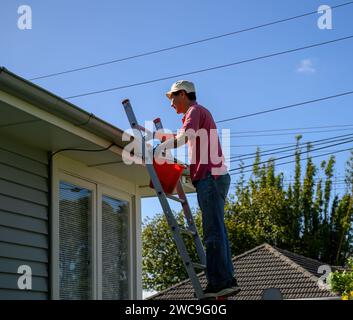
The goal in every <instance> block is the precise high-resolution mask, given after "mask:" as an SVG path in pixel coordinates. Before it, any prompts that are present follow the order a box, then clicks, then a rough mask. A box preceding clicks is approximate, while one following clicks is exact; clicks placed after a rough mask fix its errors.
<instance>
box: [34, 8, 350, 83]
mask: <svg viewBox="0 0 353 320" xmlns="http://www.w3.org/2000/svg"><path fill="white" fill-rule="evenodd" d="M350 4H353V1H350V2H346V3H342V4H339V5H337V6H333V7H331V9H336V8H339V7H343V6H347V5H350ZM313 14H317V11H311V12H307V13H304V14H301V15H297V16H293V17H290V18H285V19H280V20H276V21H272V22H269V23H265V24H261V25H257V26H254V27H250V28H246V29H241V30H237V31H232V32H228V33H224V34H220V35H216V36H213V37H208V38H204V39H200V40H196V41H192V42H187V43H183V44H179V45H176V46H172V47H167V48H163V49H158V50H153V51H148V52H144V53H140V54H136V55H132V56H129V57H125V58H120V59H115V60H111V61H106V62H102V63H97V64H92V65H88V66H85V67H80V68H74V69H70V70H66V71H61V72H56V73H50V74H47V75H43V76H38V77H35V78H32V79H29V80H30V81H33V80H39V79H44V78H50V77H54V76H58V75H63V74H67V73H73V72H78V71H82V70H87V69H92V68H97V67H101V66H105V65H109V64H113V63H118V62H122V61H127V60H132V59H136V58H141V57H145V56H150V55H154V54H157V53H161V52H166V51H170V50H175V49H179V48H182V47H187V46H191V45H195V44H198V43H202V42H206V41H211V40H215V39H220V38H224V37H229V36H233V35H236V34H240V33H244V32H248V31H252V30H256V29H260V28H264V27H269V26H272V25H275V24H279V23H283V22H287V21H290V20H294V19H299V18H303V17H306V16H310V15H313Z"/></svg>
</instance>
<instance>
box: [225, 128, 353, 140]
mask: <svg viewBox="0 0 353 320" xmlns="http://www.w3.org/2000/svg"><path fill="white" fill-rule="evenodd" d="M352 130H353V128H350V129H333V130H324V131H322V130H319V131H306V132H304V131H302V132H291V133H272V134H252V135H244V136H242V135H239V136H238V135H234V134H230V137H231V138H252V137H254V138H256V137H273V136H291V135H304V134H311V133H326V132H341V131H352Z"/></svg>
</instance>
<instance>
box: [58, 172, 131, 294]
mask: <svg viewBox="0 0 353 320" xmlns="http://www.w3.org/2000/svg"><path fill="white" fill-rule="evenodd" d="M61 178H62V180H60V181H59V219H58V226H59V228H58V230H59V235H58V242H59V245H58V256H59V259H58V265H59V268H58V273H59V274H58V291H59V294H58V298H60V299H64V300H87V299H104V300H123V299H129V298H131V296H132V294H131V285H132V283H133V282H132V279H131V270H130V268H131V255H132V253H131V227H130V224H131V219H130V210H131V208H130V200H131V199H130V197H129V196H128V195H125V194H124V193H122V194H120V193H118V192H117V191H115V190H113V189H111V188H108V187H107V186H104V187H103V186H101V185H100V184H95V183H91V182H87V181H84V180H81V179H79V178H75V177H70V176H69V175H66V174H65V175H64V174H63V175H62V176H61Z"/></svg>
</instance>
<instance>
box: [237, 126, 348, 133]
mask: <svg viewBox="0 0 353 320" xmlns="http://www.w3.org/2000/svg"><path fill="white" fill-rule="evenodd" d="M343 127H353V124H337V125H330V126H318V127H305V128H282V129H266V130H249V131H238V132H233V133H232V134H243V133H260V132H280V131H294V130H311V129H324V128H343Z"/></svg>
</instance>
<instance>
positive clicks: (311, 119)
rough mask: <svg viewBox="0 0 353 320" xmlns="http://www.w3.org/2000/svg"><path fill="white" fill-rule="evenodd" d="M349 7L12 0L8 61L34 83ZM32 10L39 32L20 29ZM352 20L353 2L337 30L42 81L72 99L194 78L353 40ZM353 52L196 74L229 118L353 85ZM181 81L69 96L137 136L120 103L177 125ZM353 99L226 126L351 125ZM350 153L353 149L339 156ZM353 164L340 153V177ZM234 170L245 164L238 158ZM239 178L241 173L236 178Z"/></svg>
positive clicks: (3, 29) (6, 14)
mask: <svg viewBox="0 0 353 320" xmlns="http://www.w3.org/2000/svg"><path fill="white" fill-rule="evenodd" d="M344 2H346V1H344V0H341V1H334V0H331V1H327V2H323V1H315V0H312V1H304V0H300V1H298V0H297V1H294V0H271V1H260V0H249V1H230V0H229V1H217V2H215V1H205V0H202V1H201V0H194V1H184V0H180V1H178V2H176V3H171V2H167V1H162V0H154V1H149V2H147V1H140V0H138V1H137V0H130V1H120V0H114V1H113V0H102V1H90V2H88V1H83V0H76V1H68V0H60V1H58V0H51V1H40V0H27V1H25V2H23V1H16V0H2V1H1V4H0V37H1V39H2V45H1V46H2V47H1V51H0V65H3V66H5V67H6V68H8V69H9V70H11V71H13V72H15V73H17V74H19V75H20V76H22V77H24V78H26V79H31V78H34V77H37V76H41V75H45V74H49V73H53V72H60V71H64V70H68V69H72V68H77V67H83V66H86V65H91V64H96V63H101V62H105V61H109V60H114V59H119V58H124V57H128V56H131V55H136V54H140V53H143V52H147V51H152V50H158V49H162V48H165V47H170V46H174V45H178V44H182V43H185V42H191V41H196V40H199V39H203V38H207V37H211V36H215V35H218V34H224V33H228V32H232V31H235V30H239V29H244V28H248V27H252V26H256V25H260V24H263V23H268V22H271V21H274V20H279V19H282V18H287V17H292V16H295V15H299V14H303V13H306V12H310V11H315V10H317V9H318V7H319V6H320V5H323V4H327V5H331V6H334V5H338V4H341V3H344ZM23 4H27V5H30V6H31V8H32V12H33V26H32V27H33V28H32V30H19V29H18V28H17V19H18V17H19V15H18V13H17V8H18V7H19V6H20V5H23ZM352 14H353V5H350V6H345V7H342V8H339V9H336V10H334V11H333V29H332V30H320V29H319V28H318V26H317V20H318V18H319V17H320V15H319V14H317V15H312V16H309V17H305V18H301V19H297V20H293V21H289V22H286V23H282V24H279V25H274V26H270V27H266V28H262V29H257V30H254V31H250V32H246V33H241V34H238V35H234V36H230V37H224V38H221V39H217V40H214V41H209V42H204V43H201V44H197V45H194V46H188V47H184V48H180V49H176V50H172V51H168V52H164V53H160V54H156V55H151V56H147V57H142V58H137V59H133V60H129V61H124V62H120V63H116V64H110V65H107V66H103V67H100V68H95V69H89V70H85V71H81V72H77V73H71V74H67V75H62V76H58V77H53V78H47V79H41V80H37V81H34V82H35V83H36V84H38V85H40V86H42V87H44V88H46V89H48V90H50V91H52V92H53V93H55V94H57V95H59V96H62V97H68V96H72V95H76V94H81V93H86V92H90V91H96V90H102V89H106V88H112V87H118V86H122V85H127V84H132V83H137V82H142V81H147V80H151V79H157V78H162V77H166V76H171V75H174V74H181V73H186V72H190V71H194V70H198V69H204V68H208V67H213V66H217V65H223V64H228V63H232V62H236V61H240V60H244V59H249V58H254V57H258V56H262V55H267V54H271V53H274V52H279V51H284V50H288V49H294V48H297V47H302V46H306V45H310V44H314V43H319V42H323V41H328V40H332V39H335V38H340V37H345V36H350V35H353V19H352ZM352 54H353V39H350V40H346V41H343V42H339V43H335V44H332V45H328V46H323V47H318V48H313V49H309V50H305V51H300V52H295V53H291V54H287V55H283V56H278V57H273V58H270V59H266V60H260V61H256V62H251V63H246V64H242V65H238V66H234V67H229V68H224V69H219V70H215V71H210V72H206V73H200V74H195V75H191V76H188V77H186V78H187V79H188V80H191V81H193V82H194V83H195V85H196V89H197V94H198V102H199V103H200V104H203V105H204V106H206V107H207V108H208V109H209V110H210V111H211V112H212V114H213V116H214V118H215V120H222V119H225V118H230V117H235V116H239V115H243V114H247V113H252V112H257V111H261V110H264V109H269V108H275V107H280V106H283V105H288V104H292V103H297V102H301V101H305V100H311V99H316V98H319V97H324V96H329V95H334V94H336V93H340V92H345V91H351V90H353V72H352V71H353V60H352ZM175 80H178V78H175V79H172V80H166V81H161V82H156V83H153V84H148V85H144V86H137V87H132V88H128V89H123V90H118V91H112V92H108V93H104V94H97V95H90V96H86V97H80V98H76V99H70V101H71V102H73V103H74V104H76V105H78V106H79V107H81V108H83V109H85V110H87V111H88V112H92V113H94V114H95V115H96V116H98V117H100V118H102V119H104V120H106V121H108V122H110V123H112V124H114V125H115V126H117V127H119V128H121V129H127V128H128V127H129V125H128V122H127V119H126V115H125V113H124V110H123V108H122V106H121V101H122V100H123V99H124V98H129V99H130V100H131V102H132V104H133V106H134V108H135V111H136V113H137V116H138V119H139V120H140V121H141V122H143V121H145V120H153V119H154V118H156V117H161V118H162V121H163V124H164V126H165V127H167V128H170V129H173V130H176V129H177V128H179V127H180V125H181V116H179V115H176V114H175V112H174V110H173V109H172V108H171V107H170V103H169V101H168V100H167V99H166V98H165V96H164V93H165V92H166V91H167V90H168V89H169V87H170V85H171V83H172V82H174V81H175ZM352 101H353V96H346V97H341V98H338V99H335V100H329V101H326V102H320V103H316V104H312V105H307V106H303V107H299V108H294V109H290V110H285V111H279V112H274V113H270V114H265V115H260V116H256V117H251V118H245V119H242V120H237V121H231V122H225V123H222V124H220V125H219V128H220V129H222V128H229V129H231V132H232V133H235V132H241V131H251V130H266V129H282V128H301V127H316V126H329V125H346V124H353V121H352V119H353V108H352ZM351 128H352V127H351ZM323 131H324V130H323ZM352 131H353V129H350V131H349V130H346V131H342V132H321V133H315V134H304V138H303V140H317V139H323V138H327V137H330V136H336V135H340V134H347V133H352ZM291 142H294V134H292V135H286V136H284V135H283V136H264V135H263V136H257V137H238V138H234V139H232V140H231V145H243V146H242V147H235V148H232V149H231V153H235V154H244V153H249V152H253V151H255V147H247V146H244V145H263V144H274V143H278V144H280V143H291ZM349 146H352V144H346V145H342V146H337V147H333V148H331V149H330V150H332V149H334V150H338V149H343V148H348V147H349ZM274 147H276V146H268V147H263V149H266V148H274ZM347 158H348V152H345V153H341V154H338V155H337V165H336V174H337V175H343V173H344V162H345V161H346V159H347ZM321 159H327V157H324V158H319V160H316V161H315V162H316V163H319V161H321ZM248 163H249V164H250V163H251V162H248ZM233 165H234V167H236V165H237V163H234V164H233ZM234 167H232V168H234ZM292 168H293V166H291V165H289V166H283V167H281V169H282V170H284V172H286V173H287V174H288V176H287V178H288V179H290V176H289V174H290V172H291V170H292ZM235 179H236V177H235V176H233V177H232V182H235ZM190 203H191V205H192V206H196V197H195V196H190ZM173 207H174V208H175V209H177V208H179V207H178V206H173ZM142 210H143V217H146V216H153V215H154V214H155V213H156V212H160V211H161V209H160V206H159V204H158V202H157V201H156V199H146V200H143V206H142Z"/></svg>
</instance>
